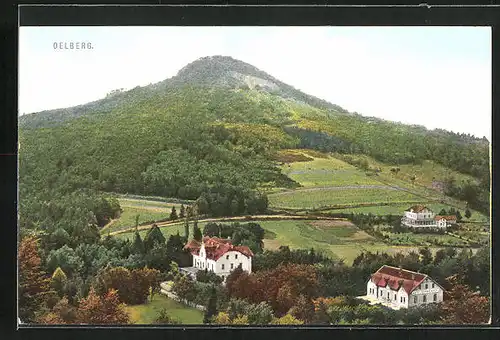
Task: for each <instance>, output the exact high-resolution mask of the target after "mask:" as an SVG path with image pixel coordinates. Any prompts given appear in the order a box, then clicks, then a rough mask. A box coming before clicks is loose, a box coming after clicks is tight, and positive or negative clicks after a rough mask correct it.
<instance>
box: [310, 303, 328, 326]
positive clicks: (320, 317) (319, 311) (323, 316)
mask: <svg viewBox="0 0 500 340" xmlns="http://www.w3.org/2000/svg"><path fill="white" fill-rule="evenodd" d="M312 323H313V324H316V325H329V324H330V316H329V315H328V307H327V305H326V303H325V302H324V301H319V303H318V307H317V308H316V310H315V313H314V318H313V321H312Z"/></svg>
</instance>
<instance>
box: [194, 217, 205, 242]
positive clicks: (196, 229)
mask: <svg viewBox="0 0 500 340" xmlns="http://www.w3.org/2000/svg"><path fill="white" fill-rule="evenodd" d="M193 238H194V239H195V240H196V241H200V242H201V239H202V238H203V235H202V234H201V230H200V228H199V227H198V221H197V220H194V227H193Z"/></svg>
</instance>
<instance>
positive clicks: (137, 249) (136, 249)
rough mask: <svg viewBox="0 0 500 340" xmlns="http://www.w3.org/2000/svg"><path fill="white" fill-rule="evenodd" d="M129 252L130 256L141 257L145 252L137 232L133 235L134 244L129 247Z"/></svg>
mask: <svg viewBox="0 0 500 340" xmlns="http://www.w3.org/2000/svg"><path fill="white" fill-rule="evenodd" d="M130 252H131V253H132V254H138V255H142V254H144V252H145V249H144V242H143V241H142V238H141V235H140V234H139V232H138V231H137V230H136V232H135V235H134V242H133V243H132V245H131V247H130Z"/></svg>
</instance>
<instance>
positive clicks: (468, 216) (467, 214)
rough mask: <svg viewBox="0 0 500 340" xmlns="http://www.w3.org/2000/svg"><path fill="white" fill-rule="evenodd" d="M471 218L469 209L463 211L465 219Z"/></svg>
mask: <svg viewBox="0 0 500 340" xmlns="http://www.w3.org/2000/svg"><path fill="white" fill-rule="evenodd" d="M471 216H472V213H471V212H470V210H469V208H467V209H465V217H466V218H467V219H469V218H471Z"/></svg>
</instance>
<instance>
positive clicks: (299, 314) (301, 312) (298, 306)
mask: <svg viewBox="0 0 500 340" xmlns="http://www.w3.org/2000/svg"><path fill="white" fill-rule="evenodd" d="M289 314H291V315H293V316H294V317H296V318H297V319H300V320H303V321H304V322H305V323H309V322H310V321H311V320H312V319H313V317H314V304H313V303H312V301H311V299H308V298H306V297H305V296H304V295H300V296H299V298H298V299H297V302H296V303H295V305H294V306H293V307H292V308H291V309H290V311H289Z"/></svg>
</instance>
